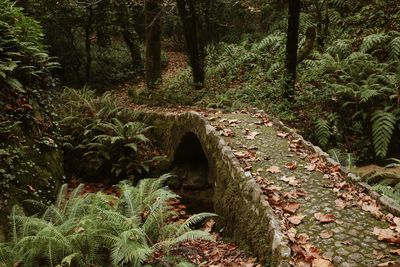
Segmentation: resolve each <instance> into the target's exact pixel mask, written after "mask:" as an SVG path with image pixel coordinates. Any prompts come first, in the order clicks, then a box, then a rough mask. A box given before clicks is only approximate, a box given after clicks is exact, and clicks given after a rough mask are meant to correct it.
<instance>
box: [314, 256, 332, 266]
mask: <svg viewBox="0 0 400 267" xmlns="http://www.w3.org/2000/svg"><path fill="white" fill-rule="evenodd" d="M311 266H312V267H333V264H332V262H330V261H329V260H326V259H322V258H317V259H314V260H313V261H312V265H311Z"/></svg>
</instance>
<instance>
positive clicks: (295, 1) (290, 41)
mask: <svg viewBox="0 0 400 267" xmlns="http://www.w3.org/2000/svg"><path fill="white" fill-rule="evenodd" d="M300 8H301V1H300V0H289V19H288V30H287V40H286V59H285V67H286V71H287V78H286V82H285V91H284V97H285V98H286V99H288V100H289V101H291V102H292V101H293V100H294V88H295V83H296V67H297V49H298V43H299V23H300Z"/></svg>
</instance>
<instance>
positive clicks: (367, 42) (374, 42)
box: [360, 33, 389, 53]
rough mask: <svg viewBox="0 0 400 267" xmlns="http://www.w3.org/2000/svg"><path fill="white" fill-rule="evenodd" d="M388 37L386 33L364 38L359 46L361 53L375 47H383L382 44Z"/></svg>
mask: <svg viewBox="0 0 400 267" xmlns="http://www.w3.org/2000/svg"><path fill="white" fill-rule="evenodd" d="M388 38H389V37H388V35H387V34H386V33H375V34H371V35H368V36H366V37H364V39H363V42H362V44H361V46H360V51H361V52H364V53H366V52H368V51H370V50H371V49H372V48H376V47H377V46H379V45H381V46H383V44H384V43H386V41H387V40H388Z"/></svg>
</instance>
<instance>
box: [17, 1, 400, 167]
mask: <svg viewBox="0 0 400 267" xmlns="http://www.w3.org/2000/svg"><path fill="white" fill-rule="evenodd" d="M293 2H297V1H293ZM299 3H300V2H299ZM147 4H148V5H147V8H146V6H145V5H144V3H142V2H140V1H137V2H135V1H122V0H121V1H107V0H102V1H95V0H93V1H58V2H56V3H52V2H49V3H47V2H45V1H30V2H28V1H21V2H17V5H19V6H22V7H23V8H24V12H25V14H27V15H29V16H31V17H33V18H35V19H36V20H37V21H38V22H39V23H40V25H41V26H42V28H43V32H44V39H43V43H44V44H45V45H46V47H47V49H48V52H49V55H50V56H51V57H54V61H57V62H58V63H60V67H59V68H55V69H54V70H53V71H52V76H53V78H57V79H58V80H59V81H60V83H59V84H62V85H67V86H74V87H81V86H83V85H85V84H86V85H89V86H91V87H93V88H97V89H98V90H100V91H104V90H107V89H108V88H110V87H111V86H112V85H116V84H117V83H118V82H123V81H126V80H135V79H136V80H139V79H141V77H142V74H144V70H145V69H146V70H147V71H146V72H145V73H146V78H147V84H148V85H149V87H151V84H152V83H157V82H160V81H161V67H165V66H166V65H167V64H168V58H167V54H166V53H165V52H166V51H181V52H187V54H188V58H189V62H190V66H192V69H193V82H191V80H190V78H188V77H187V76H188V74H187V73H185V72H183V73H181V74H180V75H178V76H177V77H174V79H172V80H173V81H169V80H168V81H164V83H163V84H162V85H161V86H159V88H158V89H157V90H147V93H148V92H150V93H151V94H152V95H151V97H147V96H143V95H142V97H140V95H139V96H135V97H134V98H135V99H134V100H135V101H138V102H140V101H143V100H142V99H141V98H144V99H147V98H150V100H149V101H150V102H152V103H153V104H166V103H168V102H169V103H170V104H185V105H203V106H208V107H222V108H234V109H240V108H242V107H245V106H248V105H249V104H252V105H256V106H258V107H261V108H265V109H267V110H268V111H270V112H273V113H274V114H277V115H278V116H279V117H281V118H282V119H283V120H284V121H286V122H289V123H291V124H292V125H294V126H296V128H299V129H301V130H302V131H303V132H304V134H305V135H306V136H309V138H310V139H312V140H313V141H315V142H316V143H318V144H319V145H320V146H322V147H323V148H324V149H326V150H329V149H334V150H335V151H332V152H333V153H336V154H337V155H338V157H339V155H340V156H341V157H343V153H351V157H352V159H353V161H357V160H359V159H360V160H363V161H365V160H366V161H368V160H375V159H376V158H386V157H390V156H396V155H398V152H399V150H400V148H399V142H398V139H397V138H393V137H394V136H398V134H399V132H398V130H399V128H398V125H399V124H398V120H399V110H398V105H399V91H398V90H399V87H398V84H399V70H398V68H399V67H398V61H399V53H400V36H399V10H398V7H397V5H396V3H395V1H362V2H357V3H350V2H348V1H302V2H301V7H300V5H298V8H297V9H298V10H297V11H296V10H295V9H296V7H295V6H294V7H291V8H290V9H289V7H290V5H288V4H287V3H286V2H285V1H254V2H252V3H249V2H246V1H237V2H234V3H233V2H230V1H200V2H199V1H197V2H196V3H195V2H193V3H192V2H191V1H178V2H176V3H175V2H174V1H164V2H161V1H149V2H148V3H147ZM288 9H289V10H288ZM288 11H290V12H288ZM293 12H300V13H299V17H298V25H297V26H296V23H295V24H293V21H296V16H294V17H293V16H292V15H290V14H295V13H293ZM291 18H294V19H292V20H290V19H291ZM244 21H245V23H244ZM288 23H289V24H290V23H291V24H290V26H289V25H288ZM288 26H289V27H288ZM287 32H288V33H289V35H288V40H287V39H286V33H287ZM292 32H293V33H294V35H293V37H292V34H290V33H292ZM295 35H298V36H295ZM289 38H292V40H289ZM293 38H294V39H293ZM286 43H287V44H288V45H287V46H286ZM285 47H287V48H285ZM146 48H147V49H146ZM145 51H147V52H145ZM291 51H295V52H296V55H295V59H293V52H291ZM157 54H159V55H157ZM293 62H294V64H293ZM296 69H297V72H296ZM293 70H294V74H293ZM287 72H289V73H290V75H286V73H287ZM287 76H290V77H289V79H288V78H286V77H287ZM193 84H195V85H196V86H194V87H193V86H192V85H193ZM198 85H201V86H200V87H199V86H198ZM178 88H180V89H179V90H178ZM196 88H197V89H199V90H197V89H196ZM132 91H135V89H132ZM136 91H137V90H136ZM171 92H173V93H171ZM292 96H294V97H292ZM138 99H139V100H138ZM214 102H215V103H214Z"/></svg>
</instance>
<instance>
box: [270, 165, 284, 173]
mask: <svg viewBox="0 0 400 267" xmlns="http://www.w3.org/2000/svg"><path fill="white" fill-rule="evenodd" d="M267 172H270V173H279V172H281V170H280V168H279V167H278V166H271V167H269V168H268V169H267Z"/></svg>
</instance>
